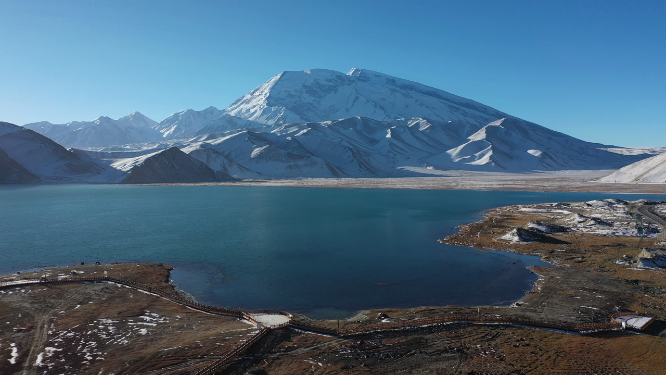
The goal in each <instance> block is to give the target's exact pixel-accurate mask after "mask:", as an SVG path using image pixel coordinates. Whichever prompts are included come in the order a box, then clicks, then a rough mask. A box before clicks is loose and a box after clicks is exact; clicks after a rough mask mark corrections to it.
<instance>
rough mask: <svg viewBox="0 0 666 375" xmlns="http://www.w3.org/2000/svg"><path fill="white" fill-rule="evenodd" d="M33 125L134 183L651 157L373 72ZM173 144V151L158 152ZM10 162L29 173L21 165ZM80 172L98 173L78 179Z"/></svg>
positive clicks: (303, 75) (288, 76) (277, 81)
mask: <svg viewBox="0 0 666 375" xmlns="http://www.w3.org/2000/svg"><path fill="white" fill-rule="evenodd" d="M24 127H25V128H26V129H30V130H33V131H35V132H38V133H41V134H42V135H44V136H46V137H48V138H51V139H52V140H53V141H55V142H56V143H58V144H60V145H63V146H65V147H69V148H72V150H71V151H68V152H70V153H71V154H72V155H75V156H77V157H79V158H81V160H83V161H86V162H88V163H92V164H93V165H96V166H97V167H98V168H99V169H100V170H101V171H100V172H99V173H98V176H96V177H94V178H93V177H91V176H88V177H87V178H88V180H91V181H93V180H94V181H96V182H122V181H125V180H126V179H127V178H128V176H129V175H131V174H133V172H131V170H132V169H133V168H138V167H139V166H142V168H143V169H144V172H143V174H141V175H144V176H148V177H146V178H147V179H148V180H150V179H151V178H153V179H154V178H157V177H155V176H157V175H161V176H162V177H160V178H161V179H164V178H167V177H165V176H171V177H168V178H175V177H174V176H176V175H175V174H172V173H170V172H168V171H167V170H166V169H168V168H179V167H182V166H183V165H190V167H191V168H195V167H194V165H195V164H188V163H190V162H192V160H188V161H187V162H185V161H184V160H181V161H180V162H171V163H167V162H165V161H166V159H169V160H175V159H178V160H180V159H182V158H183V155H184V156H187V157H189V158H192V159H196V160H197V161H199V162H201V163H203V164H205V166H206V167H207V168H209V169H211V170H212V171H214V172H215V176H216V178H218V179H227V178H229V176H230V175H231V176H236V177H245V178H248V177H249V178H254V177H266V178H295V177H389V176H408V175H414V174H415V172H414V170H415V169H419V171H420V172H421V173H428V171H429V170H441V169H459V170H479V171H507V172H532V171H552V170H565V169H578V170H583V169H617V168H621V167H624V166H626V165H628V164H631V163H634V162H637V161H639V160H641V159H645V158H646V157H649V156H651V155H650V154H646V153H642V154H638V153H637V152H632V151H631V150H629V149H622V148H617V147H614V146H609V145H602V144H597V143H591V142H585V141H582V140H579V139H576V138H573V137H571V136H568V135H566V134H563V133H560V132H556V131H553V130H550V129H547V128H545V127H542V126H540V125H537V124H534V123H532V122H529V121H525V120H522V119H520V118H517V117H515V116H511V115H509V114H507V113H504V112H501V111H498V110H496V109H494V108H491V107H489V106H486V105H483V104H481V103H478V102H475V101H473V100H469V99H465V98H462V97H459V96H456V95H453V94H450V93H448V92H445V91H442V90H439V89H435V88H432V87H429V86H426V85H422V84H419V83H415V82H411V81H407V80H403V79H399V78H396V77H391V76H388V75H385V74H381V73H377V72H373V71H369V70H362V69H352V70H351V71H350V72H349V73H347V74H343V73H340V72H335V71H331V70H323V69H313V70H305V71H297V72H282V73H280V74H278V75H276V76H274V77H273V78H271V79H269V80H268V81H266V82H265V83H263V84H261V85H260V86H259V87H257V88H256V89H254V90H252V91H251V92H249V93H248V94H246V95H244V96H242V97H241V98H239V99H238V100H236V101H235V102H234V103H232V104H231V105H229V106H228V107H227V108H226V109H224V110H220V109H217V108H215V107H209V108H206V109H204V110H202V111H195V110H192V109H188V110H185V111H181V112H177V113H174V114H172V115H171V116H169V117H167V118H166V119H164V120H162V121H161V122H159V123H157V122H155V121H153V120H151V119H149V118H147V117H146V116H144V115H142V114H141V113H139V112H133V113H132V114H130V115H128V116H125V117H123V118H120V119H117V120H113V119H110V118H108V117H99V118H97V119H95V120H93V121H87V122H70V123H68V124H61V125H57V124H51V123H48V122H39V123H32V124H26V125H25V126H24ZM173 147H177V149H180V150H182V151H183V152H184V154H183V155H180V154H178V153H175V151H174V150H173ZM0 149H4V148H3V147H2V145H0ZM165 150H170V151H169V152H168V154H164V155H162V156H158V155H160V153H162V152H165ZM5 152H6V150H5ZM6 153H7V155H8V157H9V158H10V159H12V160H15V161H17V162H18V164H19V166H23V167H25V165H23V164H22V163H21V162H20V161H18V160H16V159H15V158H13V157H12V156H11V154H10V153H9V152H6ZM147 155H150V157H147ZM3 157H4V156H3V155H2V154H0V160H3V159H2V158H3ZM152 157H157V158H165V160H163V162H160V163H155V160H154V159H151V160H153V161H152V162H150V165H151V167H150V168H148V165H146V164H145V163H146V162H147V160H149V159H150V158H152ZM174 158H175V159H174ZM183 163H185V164H183ZM12 165H13V164H12ZM12 168H13V169H12ZM155 168H158V169H162V172H161V173H157V172H156V171H155ZM10 169H11V170H12V171H14V172H12V173H14V175H16V176H18V175H23V174H22V173H23V172H20V170H19V169H17V167H16V166H15V165H13V166H12V167H10ZM195 169H196V170H197V171H198V172H197V173H195V174H194V176H187V177H185V176H181V178H183V179H184V180H183V181H182V182H188V181H190V180H192V179H195V180H196V179H203V180H205V179H209V178H210V176H211V174H210V173H209V172H208V171H207V170H205V169H198V168H195ZM0 170H1V169H0ZM26 170H27V171H29V172H30V173H33V172H32V171H30V169H29V168H26ZM145 170H151V172H150V173H148V172H145ZM33 174H34V176H37V177H38V178H40V179H42V180H44V179H46V180H49V179H51V177H52V176H50V175H48V176H47V175H45V174H40V173H36V174H35V173H33ZM25 176H28V175H25ZM150 176H153V177H150ZM205 176H208V177H205ZM25 178H29V177H25ZM80 178H82V179H86V178H85V177H83V176H73V177H72V179H73V180H77V181H78V180H79V179H80ZM168 178H167V179H168ZM104 179H106V181H103V180H104ZM148 180H146V179H144V180H143V181H148ZM185 180H187V181H185ZM160 182H165V181H162V180H160Z"/></svg>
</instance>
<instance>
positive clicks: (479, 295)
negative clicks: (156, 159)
mask: <svg viewBox="0 0 666 375" xmlns="http://www.w3.org/2000/svg"><path fill="white" fill-rule="evenodd" d="M608 197H620V198H622V199H638V198H644V197H648V198H649V196H644V195H643V196H641V195H613V194H597V193H548V194H544V193H531V192H501V191H447V190H440V191H435V190H429V191H422V190H382V189H318V188H278V187H242V186H238V187H235V186H232V187H228V186H225V187H220V186H218V187H215V186H121V185H22V186H2V187H0V230H1V232H0V254H1V259H2V260H1V261H0V273H9V272H15V271H17V270H25V269H32V268H43V267H52V266H63V265H73V264H79V263H80V262H81V261H85V262H86V263H92V262H95V261H100V262H103V263H111V262H161V263H165V264H169V265H172V266H174V267H176V269H175V270H174V271H173V273H172V279H173V280H174V282H175V283H176V284H178V285H179V286H180V287H181V288H182V289H183V290H185V291H186V292H188V293H190V294H191V295H192V296H193V297H194V298H196V299H197V300H198V301H201V302H204V303H208V304H213V305H218V306H224V307H230V308H237V307H238V306H241V307H242V308H243V309H256V308H275V309H284V310H287V311H290V312H298V313H303V314H306V315H308V316H310V317H313V318H335V317H338V316H339V317H347V316H350V315H352V314H353V313H354V312H355V311H358V310H360V309H369V308H378V307H416V306H425V305H431V306H434V305H438V306H441V305H449V304H456V305H477V304H484V305H490V304H506V303H510V302H511V301H515V300H517V299H519V298H521V297H522V296H523V295H524V293H525V292H526V291H527V290H529V289H530V288H531V286H532V284H533V282H534V281H535V275H533V274H531V273H530V272H529V271H528V270H526V269H525V265H526V264H542V263H541V262H540V261H539V260H538V259H536V258H535V257H530V256H520V255H515V254H514V255H510V256H508V255H503V254H501V253H497V252H483V251H478V250H474V249H470V248H466V247H458V246H451V245H445V244H440V243H438V242H437V241H436V240H437V239H439V238H443V237H445V236H447V235H449V234H452V233H454V231H455V227H456V226H457V225H460V224H463V223H468V222H471V221H474V220H477V219H478V218H479V213H480V212H481V211H482V210H485V209H488V208H491V207H496V206H503V205H509V204H519V203H536V202H545V201H552V202H555V201H581V200H591V199H599V198H608ZM653 198H654V199H666V197H664V196H661V197H656V196H653Z"/></svg>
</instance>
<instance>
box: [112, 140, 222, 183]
mask: <svg viewBox="0 0 666 375" xmlns="http://www.w3.org/2000/svg"><path fill="white" fill-rule="evenodd" d="M224 180H233V179H232V178H231V177H230V176H228V175H225V174H222V173H215V171H213V170H212V169H210V168H209V167H208V166H206V164H204V163H202V162H200V161H198V160H196V159H194V158H193V157H191V156H189V155H187V154H186V153H184V152H182V151H180V150H179V149H178V148H177V147H172V148H169V149H166V150H164V151H162V152H159V153H156V154H153V155H152V156H150V157H148V158H146V159H145V160H143V161H142V162H141V163H138V164H137V165H135V166H134V167H133V168H132V169H131V170H130V171H129V175H128V176H127V178H125V180H123V183H124V184H155V183H188V182H215V181H224Z"/></svg>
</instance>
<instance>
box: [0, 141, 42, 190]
mask: <svg viewBox="0 0 666 375" xmlns="http://www.w3.org/2000/svg"><path fill="white" fill-rule="evenodd" d="M40 180H41V179H40V178H39V177H37V176H35V175H34V174H32V173H30V172H29V171H28V170H27V169H25V168H23V167H22V166H21V164H19V163H17V162H16V160H14V159H12V158H10V157H9V155H7V153H6V152H4V151H2V149H0V184H27V183H31V182H37V181H40Z"/></svg>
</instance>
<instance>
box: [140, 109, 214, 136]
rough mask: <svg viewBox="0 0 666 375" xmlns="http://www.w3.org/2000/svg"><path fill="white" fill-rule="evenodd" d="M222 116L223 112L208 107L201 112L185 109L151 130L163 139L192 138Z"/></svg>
mask: <svg viewBox="0 0 666 375" xmlns="http://www.w3.org/2000/svg"><path fill="white" fill-rule="evenodd" d="M223 114H224V112H223V111H221V110H219V109H217V108H215V107H208V108H206V109H204V110H203V111H195V110H193V109H186V110H184V111H181V112H177V113H174V114H172V115H171V116H169V117H167V118H165V119H164V120H162V121H161V122H160V123H159V124H157V125H155V126H154V127H153V128H154V129H155V130H157V131H159V132H160V133H161V134H162V137H163V138H164V139H175V138H186V137H192V136H194V135H196V134H197V133H198V132H199V130H201V128H203V127H205V126H206V125H208V124H209V123H210V122H211V121H213V120H215V119H218V118H219V117H220V116H222V115H223Z"/></svg>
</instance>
